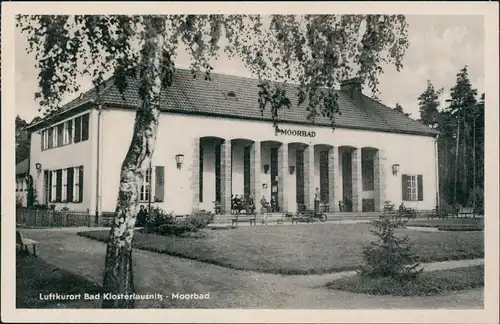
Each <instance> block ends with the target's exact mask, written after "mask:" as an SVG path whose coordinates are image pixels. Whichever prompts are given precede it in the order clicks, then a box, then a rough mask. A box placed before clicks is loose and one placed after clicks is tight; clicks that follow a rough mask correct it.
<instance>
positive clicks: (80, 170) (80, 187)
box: [78, 166, 83, 202]
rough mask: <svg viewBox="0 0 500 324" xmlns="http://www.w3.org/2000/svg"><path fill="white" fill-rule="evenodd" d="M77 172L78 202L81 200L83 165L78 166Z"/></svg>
mask: <svg viewBox="0 0 500 324" xmlns="http://www.w3.org/2000/svg"><path fill="white" fill-rule="evenodd" d="M79 172H80V175H79V177H78V181H79V183H78V190H79V191H80V192H79V193H78V195H79V196H78V202H82V201H83V166H81V167H80V168H79Z"/></svg>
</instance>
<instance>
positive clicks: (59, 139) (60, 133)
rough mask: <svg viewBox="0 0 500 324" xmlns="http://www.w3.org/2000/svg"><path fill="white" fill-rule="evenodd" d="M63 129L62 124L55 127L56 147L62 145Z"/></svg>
mask: <svg viewBox="0 0 500 324" xmlns="http://www.w3.org/2000/svg"><path fill="white" fill-rule="evenodd" d="M63 128H64V124H60V125H58V126H57V146H62V145H63V136H64V135H63Z"/></svg>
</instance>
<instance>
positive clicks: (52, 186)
mask: <svg viewBox="0 0 500 324" xmlns="http://www.w3.org/2000/svg"><path fill="white" fill-rule="evenodd" d="M56 191H57V174H56V172H55V171H50V202H56Z"/></svg>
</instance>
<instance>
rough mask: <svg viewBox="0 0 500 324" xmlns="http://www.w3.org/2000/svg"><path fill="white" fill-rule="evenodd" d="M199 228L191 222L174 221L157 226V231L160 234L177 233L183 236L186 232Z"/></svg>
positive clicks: (176, 234)
mask: <svg viewBox="0 0 500 324" xmlns="http://www.w3.org/2000/svg"><path fill="white" fill-rule="evenodd" d="M196 230H197V229H196V228H195V227H194V226H193V225H192V224H189V223H185V222H182V223H173V224H163V225H161V226H159V227H158V228H157V230H156V231H155V232H156V233H157V234H160V235H175V236H181V235H183V234H185V233H190V232H195V231H196Z"/></svg>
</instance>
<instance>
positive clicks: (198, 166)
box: [29, 70, 438, 214]
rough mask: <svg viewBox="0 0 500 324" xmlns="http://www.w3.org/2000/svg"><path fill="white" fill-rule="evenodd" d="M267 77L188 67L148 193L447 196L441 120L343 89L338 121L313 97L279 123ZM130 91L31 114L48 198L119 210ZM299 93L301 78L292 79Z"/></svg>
mask: <svg viewBox="0 0 500 324" xmlns="http://www.w3.org/2000/svg"><path fill="white" fill-rule="evenodd" d="M256 84H257V81H256V80H254V79H249V78H239V77H234V76H225V75H214V76H213V77H212V80H211V81H209V80H204V79H203V78H201V79H200V78H197V79H193V78H192V76H191V75H190V73H189V71H184V70H178V71H177V72H176V74H175V76H174V82H173V85H172V87H171V88H169V89H168V90H167V91H166V92H165V94H164V98H162V99H163V100H162V103H161V105H162V106H161V110H162V113H161V115H160V121H159V127H158V134H157V142H156V147H155V152H154V155H153V158H152V163H151V169H150V171H148V172H147V174H146V175H145V178H144V183H143V184H142V185H141V189H140V201H141V203H143V204H148V203H151V204H153V205H157V206H159V207H161V208H163V209H165V210H166V211H173V212H174V213H175V214H189V213H191V212H192V211H193V210H199V209H205V210H213V209H214V202H215V201H217V202H219V203H220V204H221V207H222V211H223V212H225V213H229V212H230V209H231V197H232V195H234V194H239V195H242V196H249V195H251V196H252V197H253V198H254V199H255V200H256V201H259V200H260V198H261V197H263V196H264V197H265V198H266V199H267V200H268V201H269V200H271V198H272V197H274V199H275V200H276V202H277V205H278V208H279V210H280V211H288V212H295V211H296V210H297V209H299V208H308V209H309V208H312V206H313V203H314V201H313V200H314V191H315V188H319V191H320V200H321V203H322V204H323V205H325V206H329V210H330V212H339V211H352V212H369V211H380V210H381V209H382V208H383V204H384V201H386V200H389V201H392V203H394V204H396V205H399V204H400V203H401V202H404V204H405V205H406V206H407V207H412V208H417V209H432V208H435V206H436V204H437V196H438V189H437V188H438V183H437V149H436V136H437V132H436V131H435V130H432V129H429V128H428V127H426V126H424V125H421V124H420V123H418V122H416V121H413V120H411V119H410V118H408V117H406V116H404V115H403V114H400V113H398V112H396V111H394V110H392V109H390V108H388V107H386V106H384V105H382V104H380V103H378V102H376V101H374V100H372V99H370V98H368V97H366V96H364V95H362V93H361V87H360V85H359V84H358V83H356V82H351V83H345V84H343V86H342V89H341V90H339V91H338V93H339V105H340V109H341V111H342V115H341V116H339V117H338V118H337V119H336V128H335V130H333V129H332V127H331V125H330V124H329V121H328V120H326V119H325V118H323V117H319V118H317V119H316V120H315V122H314V123H312V122H310V121H309V120H307V118H306V114H307V112H306V110H305V108H304V107H296V106H295V105H293V106H294V107H293V108H291V109H290V110H283V111H281V112H280V113H279V122H278V127H279V129H275V128H274V127H273V123H272V122H271V119H270V115H269V113H268V112H264V114H261V113H260V111H259V108H258V103H257V91H258V90H257V86H256ZM129 88H130V90H127V91H126V93H125V94H124V95H123V96H122V95H120V94H119V93H118V90H117V89H116V88H115V87H114V86H113V85H112V83H111V81H110V82H109V84H107V85H106V87H105V90H104V91H103V92H102V94H101V98H100V103H101V104H100V105H99V106H98V105H96V104H95V101H94V99H95V93H94V92H93V91H90V92H88V93H86V94H83V95H82V96H80V97H79V98H78V99H76V100H75V101H73V102H71V103H69V104H68V105H67V106H66V107H63V109H62V110H61V112H60V113H58V114H57V115H53V116H51V117H50V118H46V119H44V120H43V121H41V122H39V123H37V124H34V125H31V126H30V128H29V131H30V133H31V157H30V174H31V175H32V176H33V181H34V189H35V192H36V197H37V199H38V202H39V203H41V204H49V205H50V204H54V205H56V208H62V207H64V206H66V207H68V208H70V209H72V210H87V209H88V210H89V211H90V212H92V213H94V212H96V213H97V214H101V213H103V212H112V211H114V210H115V207H116V201H117V194H118V186H119V177H120V168H121V164H122V162H123V159H124V158H125V155H126V153H127V150H128V147H129V145H130V141H131V138H132V134H133V124H134V119H135V110H134V108H135V107H137V106H138V104H140V101H139V99H138V98H137V94H136V91H135V90H134V89H137V83H136V82H130V83H129ZM290 94H291V97H293V88H290Z"/></svg>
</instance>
